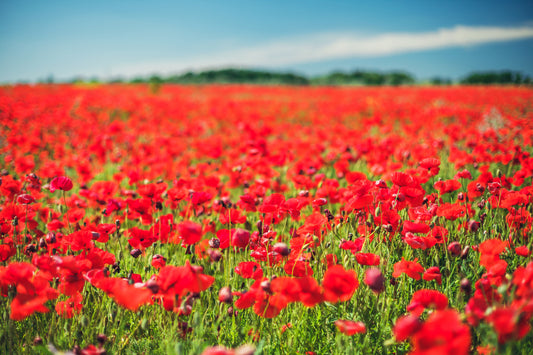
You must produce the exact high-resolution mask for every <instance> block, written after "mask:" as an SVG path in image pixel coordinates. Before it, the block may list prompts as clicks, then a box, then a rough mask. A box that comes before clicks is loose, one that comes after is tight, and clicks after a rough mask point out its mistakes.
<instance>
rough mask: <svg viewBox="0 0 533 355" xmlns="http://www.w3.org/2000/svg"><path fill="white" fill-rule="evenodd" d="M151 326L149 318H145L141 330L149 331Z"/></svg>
mask: <svg viewBox="0 0 533 355" xmlns="http://www.w3.org/2000/svg"><path fill="white" fill-rule="evenodd" d="M149 325H150V321H149V320H148V318H146V317H144V318H143V319H142V321H141V329H142V330H147V329H148V326H149Z"/></svg>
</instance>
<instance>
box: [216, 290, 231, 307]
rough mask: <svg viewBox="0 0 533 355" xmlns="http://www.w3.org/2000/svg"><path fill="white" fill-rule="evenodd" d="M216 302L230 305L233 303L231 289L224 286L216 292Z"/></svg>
mask: <svg viewBox="0 0 533 355" xmlns="http://www.w3.org/2000/svg"><path fill="white" fill-rule="evenodd" d="M218 300H219V301H220V302H222V303H227V304H231V302H233V295H232V293H231V287H229V286H225V287H222V288H221V289H220V291H218Z"/></svg>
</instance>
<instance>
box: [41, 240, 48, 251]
mask: <svg viewBox="0 0 533 355" xmlns="http://www.w3.org/2000/svg"><path fill="white" fill-rule="evenodd" d="M47 246H48V245H47V244H46V241H45V240H44V238H41V239H39V248H41V249H44V248H46V247H47Z"/></svg>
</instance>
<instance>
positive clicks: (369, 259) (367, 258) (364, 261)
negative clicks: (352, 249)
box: [355, 253, 380, 266]
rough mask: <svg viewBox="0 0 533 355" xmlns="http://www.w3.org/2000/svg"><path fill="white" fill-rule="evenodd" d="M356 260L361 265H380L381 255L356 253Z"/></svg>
mask: <svg viewBox="0 0 533 355" xmlns="http://www.w3.org/2000/svg"><path fill="white" fill-rule="evenodd" d="M355 260H356V261H357V263H358V264H359V265H374V266H375V265H379V263H380V258H379V255H376V254H372V253H356V254H355Z"/></svg>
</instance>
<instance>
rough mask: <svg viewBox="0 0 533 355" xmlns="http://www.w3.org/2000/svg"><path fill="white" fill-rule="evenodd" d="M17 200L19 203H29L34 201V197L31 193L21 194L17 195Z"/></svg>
mask: <svg viewBox="0 0 533 355" xmlns="http://www.w3.org/2000/svg"><path fill="white" fill-rule="evenodd" d="M17 202H18V203H20V204H21V205H29V204H30V203H34V202H35V199H34V198H33V196H32V195H28V194H22V195H18V196H17Z"/></svg>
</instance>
